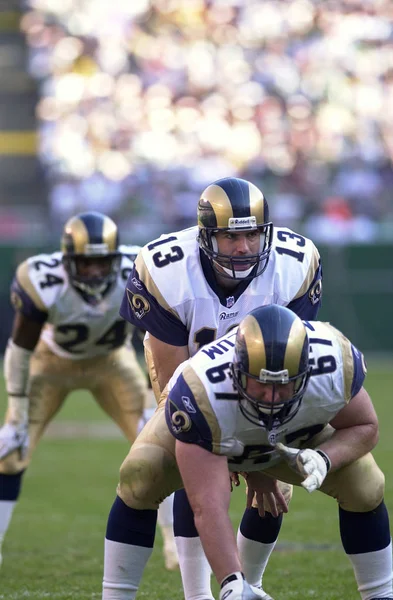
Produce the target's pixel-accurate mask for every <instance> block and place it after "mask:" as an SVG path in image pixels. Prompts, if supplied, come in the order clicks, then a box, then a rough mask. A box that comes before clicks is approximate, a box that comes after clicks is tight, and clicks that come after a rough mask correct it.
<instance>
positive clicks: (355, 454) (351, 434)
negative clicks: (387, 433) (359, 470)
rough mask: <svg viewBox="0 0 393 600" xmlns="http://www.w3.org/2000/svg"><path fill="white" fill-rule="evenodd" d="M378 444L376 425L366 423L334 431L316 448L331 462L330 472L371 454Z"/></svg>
mask: <svg viewBox="0 0 393 600" xmlns="http://www.w3.org/2000/svg"><path fill="white" fill-rule="evenodd" d="M377 442H378V425H377V424H376V423H368V424H365V425H357V426H355V427H348V428H347V429H339V430H336V431H335V432H334V434H333V436H332V437H331V438H330V439H329V440H327V441H326V442H324V443H323V444H321V445H320V446H318V448H319V449H320V450H323V451H324V452H326V454H327V455H328V456H329V458H330V461H331V470H337V469H340V468H342V467H345V466H346V465H348V464H350V463H352V462H354V461H355V460H358V459H359V458H361V457H362V456H364V455H365V454H367V453H368V452H371V450H373V448H374V447H375V446H376V444H377Z"/></svg>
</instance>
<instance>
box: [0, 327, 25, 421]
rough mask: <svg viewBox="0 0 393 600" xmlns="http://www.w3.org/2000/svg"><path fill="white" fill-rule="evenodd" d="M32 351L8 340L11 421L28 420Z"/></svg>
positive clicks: (6, 358)
mask: <svg viewBox="0 0 393 600" xmlns="http://www.w3.org/2000/svg"><path fill="white" fill-rule="evenodd" d="M31 354H32V352H31V351H30V350H27V349H26V348H21V347H20V346H18V345H16V344H15V343H14V342H13V341H12V340H11V339H9V340H8V344H7V348H6V351H5V355H4V378H5V382H6V388H7V393H8V411H9V413H10V414H9V418H10V420H11V421H15V422H21V421H27V414H28V408H29V401H28V398H27V382H28V378H29V364H30V357H31Z"/></svg>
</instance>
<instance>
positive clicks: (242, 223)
mask: <svg viewBox="0 0 393 600" xmlns="http://www.w3.org/2000/svg"><path fill="white" fill-rule="evenodd" d="M256 226H257V220H256V217H231V218H230V219H229V220H228V227H229V228H230V229H253V228H254V227H256Z"/></svg>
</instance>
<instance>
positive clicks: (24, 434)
mask: <svg viewBox="0 0 393 600" xmlns="http://www.w3.org/2000/svg"><path fill="white" fill-rule="evenodd" d="M18 449H19V450H20V458H21V460H23V459H24V458H25V456H26V454H27V451H28V449H29V433H28V423H27V422H26V421H23V422H20V423H6V424H5V425H3V427H1V428H0V460H2V459H3V458H5V457H6V456H8V455H9V454H11V453H12V452H14V451H15V450H18Z"/></svg>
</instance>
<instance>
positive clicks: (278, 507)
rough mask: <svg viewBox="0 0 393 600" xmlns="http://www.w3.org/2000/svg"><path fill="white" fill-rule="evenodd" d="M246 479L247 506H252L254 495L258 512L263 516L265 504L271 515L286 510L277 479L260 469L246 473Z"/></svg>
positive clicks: (277, 514)
mask: <svg viewBox="0 0 393 600" xmlns="http://www.w3.org/2000/svg"><path fill="white" fill-rule="evenodd" d="M246 480H247V508H251V507H252V502H253V499H254V496H255V499H256V501H257V505H258V513H259V515H260V516H261V517H264V516H265V506H267V507H268V510H269V512H270V513H271V514H272V515H273V517H278V516H279V515H280V514H281V513H287V512H288V505H287V502H286V500H285V497H284V495H283V493H282V492H281V490H280V488H279V485H278V482H277V479H273V478H271V477H268V476H267V475H265V474H264V473H261V472H260V471H253V472H251V473H248V474H247V475H246Z"/></svg>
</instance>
